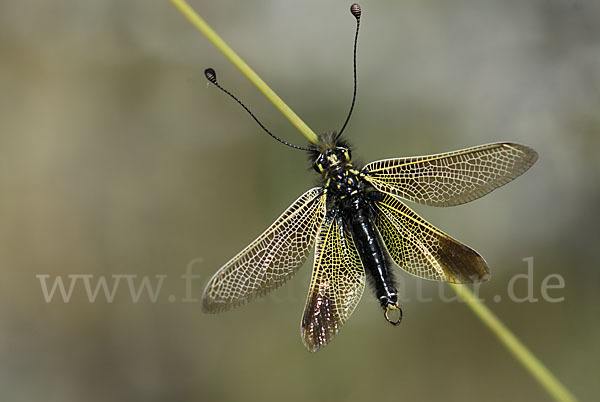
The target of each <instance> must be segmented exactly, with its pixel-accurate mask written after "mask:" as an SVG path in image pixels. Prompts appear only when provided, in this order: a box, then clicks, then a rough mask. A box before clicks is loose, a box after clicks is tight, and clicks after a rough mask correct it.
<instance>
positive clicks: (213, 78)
mask: <svg viewBox="0 0 600 402" xmlns="http://www.w3.org/2000/svg"><path fill="white" fill-rule="evenodd" d="M204 75H205V76H206V79H207V80H209V81H210V82H212V83H213V84H216V83H217V73H216V72H215V70H214V69H212V68H207V69H206V70H204Z"/></svg>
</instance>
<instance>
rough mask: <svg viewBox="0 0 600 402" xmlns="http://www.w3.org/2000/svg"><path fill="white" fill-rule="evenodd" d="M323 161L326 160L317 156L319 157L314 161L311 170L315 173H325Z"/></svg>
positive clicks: (323, 156)
mask: <svg viewBox="0 0 600 402" xmlns="http://www.w3.org/2000/svg"><path fill="white" fill-rule="evenodd" d="M325 160H326V158H325V155H323V154H321V155H319V157H318V158H317V159H316V160H315V163H314V164H313V169H315V170H316V171H317V173H323V172H324V171H325Z"/></svg>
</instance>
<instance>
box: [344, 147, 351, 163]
mask: <svg viewBox="0 0 600 402" xmlns="http://www.w3.org/2000/svg"><path fill="white" fill-rule="evenodd" d="M344 157H345V158H346V162H350V160H351V159H352V154H351V153H350V148H344Z"/></svg>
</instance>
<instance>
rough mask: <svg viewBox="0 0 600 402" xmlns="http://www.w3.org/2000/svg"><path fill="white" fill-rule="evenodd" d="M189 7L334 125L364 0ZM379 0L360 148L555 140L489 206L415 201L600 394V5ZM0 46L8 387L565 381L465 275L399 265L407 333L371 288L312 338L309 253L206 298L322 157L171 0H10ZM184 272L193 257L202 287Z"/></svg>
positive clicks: (490, 287) (529, 387) (569, 369)
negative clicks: (480, 308) (464, 297)
mask: <svg viewBox="0 0 600 402" xmlns="http://www.w3.org/2000/svg"><path fill="white" fill-rule="evenodd" d="M190 3H191V5H192V6H193V7H194V8H195V9H197V10H198V11H199V12H200V14H201V15H202V16H203V17H204V18H205V19H206V20H207V21H208V22H209V23H210V24H211V25H212V26H213V28H215V29H216V31H217V32H219V33H220V34H221V35H222V36H223V38H224V39H225V40H226V41H228V43H229V44H230V45H231V46H232V47H233V48H234V49H235V50H236V51H238V52H239V54H240V55H241V56H242V57H243V58H244V59H245V60H246V62H248V64H249V65H250V66H252V67H253V68H254V69H255V70H256V72H257V73H258V74H259V75H260V76H261V77H262V78H263V79H264V80H265V81H266V82H267V83H268V84H270V85H271V86H272V88H273V89H274V90H275V91H276V92H277V93H278V94H279V95H280V96H281V97H282V98H283V99H284V100H285V101H286V102H288V104H289V105H290V106H291V107H292V108H293V109H294V110H295V111H296V112H297V113H298V114H299V115H300V116H301V117H302V118H303V119H304V120H305V121H306V122H307V123H308V124H309V125H310V126H311V127H312V128H313V129H314V130H315V131H316V132H324V131H330V130H339V128H340V126H341V124H342V123H343V120H344V118H345V115H346V112H347V110H348V107H349V105H350V100H351V94H352V64H351V52H352V40H353V34H354V18H353V17H352V16H351V15H350V13H349V6H350V2H349V1H340V0H336V1H328V2H323V1H315V0H305V1H303V2H298V1H291V0H260V1H253V2H241V1H233V0H221V1H219V2H214V1H211V2H209V1H202V0H192V1H191V2H190ZM361 6H362V8H363V18H362V31H361V34H360V40H359V51H358V57H359V63H358V70H359V90H358V93H359V95H358V102H357V106H356V109H355V110H356V111H355V113H354V115H353V117H352V120H351V122H350V125H349V127H348V129H347V131H346V133H347V137H348V139H349V140H350V141H351V142H352V143H353V145H354V146H355V151H354V154H353V155H354V156H355V157H358V158H360V159H361V160H362V161H364V162H369V161H372V160H376V159H383V158H391V157H397V156H409V155H424V154H430V153H439V152H445V151H451V150H455V149H460V148H465V147H469V146H474V145H479V144H484V143H489V142H495V141H516V142H521V143H524V144H527V145H530V146H532V147H533V148H535V149H536V150H537V151H538V153H539V155H540V158H539V161H538V162H537V163H536V164H535V165H534V166H533V168H532V169H531V170H530V171H529V172H527V173H526V174H525V175H524V176H522V177H520V178H518V179H517V180H516V181H515V182H514V183H511V184H510V185H508V186H506V187H504V188H502V189H500V190H498V191H495V192H493V193H492V194H490V195H488V196H486V197H484V198H482V199H480V200H477V201H475V202H472V203H469V204H467V205H463V206H460V207H454V208H432V207H421V206H415V205H412V204H410V206H411V207H413V208H414V209H415V210H417V211H418V212H419V213H420V214H421V215H422V216H423V217H424V218H426V219H428V220H429V221H430V222H432V223H433V224H434V225H436V226H437V227H439V228H440V229H442V230H444V231H445V232H447V233H449V234H451V235H452V236H454V237H456V238H458V239H460V240H461V241H463V242H465V243H466V244H468V245H470V246H471V247H473V248H474V249H476V250H478V251H479V252H480V253H481V254H482V255H483V256H484V257H485V258H486V259H487V261H488V263H489V265H490V268H491V271H492V279H491V280H490V281H489V282H487V283H485V284H483V285H482V286H481V287H480V290H479V294H480V297H481V298H483V299H484V300H485V302H486V304H487V305H488V306H490V308H491V309H492V310H493V311H494V312H495V313H496V314H498V316H499V317H500V318H501V319H502V320H503V321H504V322H505V323H506V324H507V325H508V326H509V327H510V328H511V329H512V330H513V331H514V332H515V333H516V335H517V336H518V337H519V338H520V339H521V340H522V341H523V342H524V343H525V344H526V345H528V346H529V347H530V348H531V350H532V351H533V352H534V353H535V354H536V355H537V356H538V357H539V358H540V359H541V360H542V361H543V362H545V364H546V365H547V366H548V367H549V368H550V369H551V371H553V372H554V373H555V374H556V375H557V377H558V378H560V379H561V380H562V381H563V382H564V383H565V384H566V385H567V387H569V388H570V389H571V390H572V391H573V392H574V393H575V394H576V395H577V396H578V397H580V398H581V399H582V400H592V399H594V396H596V397H597V396H598V394H599V393H600V385H599V384H598V381H597V374H598V368H599V367H598V359H599V358H600V346H599V343H598V339H599V336H600V323H599V322H598V303H599V302H600V298H599V297H598V285H600V271H599V269H598V268H599V265H600V264H599V258H598V253H597V248H598V244H599V242H600V236H599V232H598V227H597V225H598V216H599V214H598V209H597V208H598V205H599V201H600V186H599V175H598V174H599V171H600V162H599V159H598V151H599V150H600V139H599V138H600V137H599V135H598V131H599V130H600V114H599V113H598V112H599V110H600V25H598V20H599V18H600V3H598V2H596V1H589V0H579V1H578V0H530V1H526V2H514V1H513V2H506V1H491V0H484V1H481V0H478V1H475V0H459V1H453V2H447V1H422V0H419V1H417V0H406V1H401V2H397V1H369V0H365V1H362V2H361ZM0 51H1V55H2V57H1V59H0V86H1V94H2V95H1V96H0V102H1V103H0V166H1V167H2V169H0V192H1V196H0V222H1V224H0V266H1V269H2V279H1V281H0V322H1V323H2V324H1V327H0V360H1V361H2V365H1V366H0V399H2V400H6V401H32V400H44V401H83V400H85V401H106V400H112V401H131V400H145V401H189V400H214V401H224V400H246V401H253V400H257V401H262V400H273V399H274V398H285V399H286V400H298V401H300V400H302V401H312V400H314V401H355V400H366V399H367V398H369V399H371V398H372V399H374V400H375V399H379V398H385V399H386V400H406V401H434V400H445V401H465V400H474V401H480V400H487V401H505V400H521V401H525V400H526V401H545V400H549V397H548V395H547V394H546V393H545V391H544V390H543V389H541V388H540V386H538V384H537V383H536V382H535V381H534V380H533V379H532V378H531V377H530V376H529V375H528V374H527V373H526V372H525V371H524V369H523V368H522V367H521V366H520V365H519V364H518V363H517V362H516V361H515V359H514V358H513V357H512V356H511V355H510V354H509V353H508V352H507V351H506V350H505V349H504V348H503V347H502V346H501V345H500V344H499V343H498V341H497V340H496V339H495V338H494V336H493V335H492V334H491V333H490V332H489V331H488V329H487V328H485V327H484V326H483V325H482V323H481V322H480V321H478V320H477V318H476V317H475V316H474V315H473V314H472V313H471V312H470V311H469V310H468V309H467V308H466V306H465V305H464V304H463V303H459V302H456V301H452V300H450V301H448V299H450V298H451V297H452V296H453V294H452V291H451V290H450V289H449V288H445V287H443V286H442V287H440V286H438V284H436V283H430V282H425V281H419V280H416V279H413V278H411V277H409V276H408V275H405V274H401V273H398V277H399V279H400V281H401V283H402V286H401V289H402V291H403V299H404V301H403V305H404V312H405V319H404V322H403V324H402V325H401V326H400V327H398V328H392V327H391V326H389V325H388V324H387V323H386V322H385V321H384V319H383V317H382V314H381V310H380V308H379V306H378V304H377V302H376V301H375V298H374V296H373V294H372V292H370V291H367V292H365V295H364V297H363V300H362V302H361V303H360V304H359V306H358V308H357V309H356V311H355V313H354V315H353V317H352V319H350V320H349V321H348V323H347V324H346V325H345V327H344V329H343V330H342V331H341V333H340V334H339V335H338V336H337V337H336V339H335V340H334V341H333V342H332V343H331V344H329V345H328V346H327V347H326V348H325V349H324V350H322V351H320V352H318V353H317V354H311V353H308V352H307V351H306V350H305V348H304V346H303V345H302V343H301V340H300V336H299V326H300V325H299V324H300V318H301V314H302V310H303V308H304V301H305V297H306V293H307V289H308V283H309V279H310V273H311V264H310V263H307V264H306V266H305V267H304V268H303V269H302V270H300V272H299V274H298V275H297V276H296V277H295V278H294V279H293V280H292V281H290V282H289V283H288V284H287V285H286V286H285V287H283V288H281V289H280V290H278V291H277V292H275V293H273V294H272V295H270V296H267V297H266V298H264V299H262V300H260V301H257V302H254V303H251V304H250V305H247V306H244V307H243V308H240V309H237V310H236V311H232V312H230V313H226V314H223V315H216V316H209V315H205V314H203V313H201V308H200V307H201V306H200V302H199V300H198V299H199V298H200V297H201V294H202V289H203V287H204V285H205V283H206V281H207V280H208V279H209V277H210V276H211V275H212V274H214V272H216V270H217V269H218V268H219V267H220V266H221V265H222V264H224V263H225V262H226V261H227V260H228V259H229V258H231V257H232V256H233V255H234V254H236V253H237V252H238V251H239V250H241V249H242V248H243V247H245V246H246V245H247V244H248V243H249V242H250V241H251V240H253V239H254V238H255V237H256V236H257V235H258V234H259V233H260V232H261V231H262V230H263V229H264V228H266V227H267V226H268V225H269V224H270V223H271V222H272V221H273V220H274V219H275V218H276V217H277V216H278V215H279V214H280V213H281V211H283V210H284V209H285V208H286V207H287V206H288V205H289V204H290V203H291V202H292V201H293V200H295V199H296V197H298V196H299V195H300V194H302V193H303V192H304V191H305V190H306V189H308V188H309V187H310V186H312V185H314V183H315V179H316V176H315V175H314V174H313V172H312V171H311V170H308V163H307V162H306V156H305V155H304V154H303V153H302V152H297V151H295V150H292V149H290V148H287V147H284V146H282V145H281V144H279V143H277V142H275V141H273V140H272V139H270V138H269V137H268V136H267V135H265V134H264V133H262V132H261V130H260V129H259V128H258V127H257V125H256V124H255V123H254V122H253V121H252V120H251V119H250V118H249V117H248V116H247V115H246V114H245V113H244V112H243V110H242V109H241V108H240V107H239V106H238V105H236V104H235V103H234V102H233V101H232V100H231V99H229V98H227V97H226V96H224V95H223V94H222V93H220V92H218V91H217V90H216V89H215V88H214V87H212V86H208V85H207V84H206V79H205V78H204V75H203V70H204V68H206V67H209V66H210V67H214V68H215V69H216V71H217V74H218V77H219V80H220V82H221V83H222V84H223V85H224V86H225V87H227V88H229V89H230V90H232V91H233V92H235V93H236V94H237V95H238V96H239V97H240V98H241V99H243V100H244V101H245V102H246V103H247V105H248V106H249V107H250V108H251V109H252V110H253V111H254V112H255V113H256V114H257V115H258V116H259V117H260V118H261V119H262V121H263V122H264V123H265V125H266V126H267V127H269V128H270V129H271V130H272V131H273V132H275V133H277V134H278V135H280V136H281V137H283V138H284V139H286V140H288V141H290V142H293V143H296V144H299V145H303V144H304V142H305V140H304V138H303V137H302V136H301V135H300V134H299V133H298V132H297V131H296V130H295V128H294V127H293V126H292V125H291V124H290V123H289V122H288V121H287V120H286V119H285V118H284V117H283V116H282V115H281V114H280V113H279V112H278V111H277V110H276V109H275V108H274V107H273V106H272V105H271V104H270V103H269V102H268V101H267V100H265V99H264V98H263V96H262V95H261V94H260V93H259V91H258V90H257V89H256V88H254V87H253V86H252V84H250V83H249V82H248V81H247V80H246V79H245V78H244V77H243V76H242V75H241V73H240V72H239V71H237V70H236V69H235V67H233V66H232V65H231V64H230V63H229V62H228V61H227V60H226V59H225V57H224V56H223V55H222V54H220V53H219V52H218V51H217V50H216V49H215V48H214V47H213V45H212V44H210V43H209V42H208V40H207V39H206V38H205V37H203V36H202V35H201V34H200V33H199V32H198V31H197V30H196V29H195V28H194V27H193V26H192V25H191V24H190V23H189V22H188V21H187V20H185V19H184V17H183V16H182V15H181V14H179V12H178V11H177V10H176V9H175V8H174V7H173V6H172V5H171V4H170V3H169V2H167V1H153V2H148V1H142V0H137V1H128V2H123V1H119V0H110V1H109V0H106V1H102V2H99V1H92V0H84V1H73V0H71V1H68V0H56V1H52V2H47V1H43V0H30V1H27V2H15V1H1V2H0ZM529 257H533V260H530V261H533V265H532V270H531V273H530V275H529V281H528V280H526V279H525V278H524V277H520V278H519V279H517V280H516V281H515V280H513V285H514V294H515V296H517V297H518V298H520V299H524V298H525V297H527V296H528V292H529V296H531V297H530V299H529V300H533V299H534V298H536V299H537V300H538V301H537V302H531V301H522V302H517V301H515V300H516V299H515V300H511V298H509V290H510V286H509V285H510V284H511V278H514V277H515V275H518V274H527V272H528V271H527V268H528V263H527V262H526V261H523V259H524V258H529ZM187 267H190V268H189V271H190V272H191V273H192V274H193V275H198V278H194V279H193V280H190V281H189V282H188V283H190V287H189V288H186V282H185V280H184V279H182V278H181V276H182V275H184V274H185V273H186V269H187ZM552 274H555V275H560V277H562V278H563V280H564V288H553V289H549V290H548V292H547V296H549V297H551V298H553V299H559V300H562V301H560V302H554V303H553V302H549V301H547V300H545V298H544V297H543V296H544V295H543V293H542V290H541V289H542V284H543V283H544V280H545V278H546V277H547V276H548V275H552ZM68 275H80V276H79V277H70V278H69V276H68ZM81 275H83V276H81ZM85 275H87V276H85ZM115 275H116V276H115ZM157 275H158V276H157ZM57 278H59V279H61V280H63V281H64V286H65V292H67V293H68V290H69V287H70V284H71V280H73V281H74V282H73V286H72V293H71V294H70V297H67V301H64V300H63V298H62V296H61V294H60V289H59V288H58V287H57V288H55V289H54V290H55V293H53V294H52V295H50V293H49V292H50V290H51V288H52V286H53V284H54V283H55V282H54V281H55V280H56V279H57ZM85 278H87V280H88V281H89V283H90V289H91V290H92V291H93V290H94V289H95V287H96V284H97V283H98V280H100V279H101V278H104V279H105V280H106V281H107V283H108V287H109V288H112V287H113V285H115V281H116V280H117V279H116V278H121V279H120V282H119V283H118V286H116V287H115V288H112V289H113V290H114V294H113V297H114V298H113V299H112V302H110V301H109V299H107V297H106V295H105V294H104V292H103V291H102V289H100V288H99V293H98V294H97V295H96V296H97V297H96V298H95V299H94V300H93V302H91V301H90V299H89V297H88V292H86V288H85V280H86V279H85ZM144 278H147V279H146V280H147V281H148V282H147V284H148V285H151V287H152V288H153V289H154V290H155V294H154V300H153V298H152V297H151V295H150V294H148V292H147V291H146V290H144V288H141V289H142V290H141V291H140V286H141V285H142V281H143V279H144ZM161 278H162V279H161ZM552 278H553V279H548V280H546V284H550V285H557V284H559V279H557V277H556V276H555V277H552ZM159 282H160V285H161V286H160V288H157V286H158V284H159ZM44 284H45V285H46V286H47V289H46V290H47V292H46V293H45V292H44V287H43V285H44ZM129 285H131V286H133V290H135V291H136V292H138V291H140V293H139V298H138V299H137V302H135V301H134V299H136V298H135V297H132V292H131V289H130V288H129ZM136 292H133V293H134V295H133V296H135V293H136ZM440 292H441V293H440ZM67 296H68V295H67ZM561 298H564V299H561ZM194 299H196V300H195V301H194ZM513 299H514V298H513ZM546 299H548V298H546ZM419 300H420V301H419ZM426 300H428V301H426Z"/></svg>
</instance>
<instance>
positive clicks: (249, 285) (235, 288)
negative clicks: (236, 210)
mask: <svg viewBox="0 0 600 402" xmlns="http://www.w3.org/2000/svg"><path fill="white" fill-rule="evenodd" d="M324 218H325V196H324V195H322V189H321V188H318V187H315V188H313V189H310V190H308V191H307V192H306V193H304V194H303V195H302V196H301V197H300V198H298V199H297V200H296V201H294V203H293V204H292V205H291V206H290V207H289V208H288V209H287V210H286V211H285V212H284V213H283V214H282V215H281V216H280V217H279V218H277V220H276V221H275V222H274V223H273V224H272V225H271V226H270V227H269V228H268V229H267V230H265V231H264V233H263V234H261V235H260V236H259V237H258V238H257V239H256V240H254V241H253V242H252V243H251V244H250V245H248V246H247V247H246V248H245V249H244V250H242V251H241V252H240V253H239V254H238V255H236V256H235V257H233V258H232V259H231V260H230V261H229V262H227V263H226V264H225V265H224V266H223V267H222V268H221V269H219V271H217V273H216V274H215V275H214V276H213V277H212V278H211V280H210V281H209V282H208V285H207V286H206V289H205V290H204V295H203V297H202V308H203V310H204V311H205V312H208V313H217V312H221V311H225V310H228V309H230V308H232V307H235V306H238V305H241V304H244V303H247V302H248V301H250V300H252V299H253V298H255V297H257V296H262V295H264V294H266V293H268V292H270V291H272V290H275V289H277V288H278V287H279V286H281V285H282V284H283V283H285V282H286V281H287V280H288V279H290V278H291V277H292V276H293V275H294V274H295V273H296V271H297V270H298V269H299V268H300V267H301V266H302V264H303V263H304V261H306V258H307V257H308V254H309V253H310V251H311V248H312V245H313V244H314V240H315V236H316V234H317V232H318V230H319V228H320V227H321V224H322V222H323V220H324Z"/></svg>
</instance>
